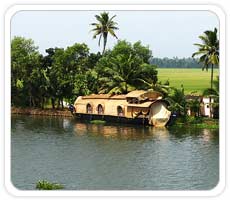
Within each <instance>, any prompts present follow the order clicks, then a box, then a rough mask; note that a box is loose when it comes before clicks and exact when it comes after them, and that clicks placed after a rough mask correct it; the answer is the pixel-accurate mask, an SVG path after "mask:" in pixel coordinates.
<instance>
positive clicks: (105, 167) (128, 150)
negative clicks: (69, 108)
mask: <svg viewBox="0 0 230 201" xmlns="http://www.w3.org/2000/svg"><path fill="white" fill-rule="evenodd" d="M11 152H12V153H11V180H12V183H13V185H14V186H15V187H16V188H18V189H20V190H30V189H35V185H36V182H37V181H38V180H43V179H45V180H48V181H51V182H57V183H61V184H63V185H64V187H65V189H67V190H209V189H212V188H214V187H215V186H216V185H217V183H218V180H219V131H218V130H213V129H185V128H177V129H175V128H170V129H169V128H154V127H151V126H137V125H118V124H105V125H96V124H90V123H85V122H79V121H77V120H74V119H72V118H60V117H37V116H12V125H11Z"/></svg>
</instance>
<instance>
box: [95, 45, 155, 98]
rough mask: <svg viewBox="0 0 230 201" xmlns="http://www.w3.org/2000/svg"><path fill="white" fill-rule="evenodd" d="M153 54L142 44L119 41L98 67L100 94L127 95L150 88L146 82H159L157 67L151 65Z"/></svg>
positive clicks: (100, 61)
mask: <svg viewBox="0 0 230 201" xmlns="http://www.w3.org/2000/svg"><path fill="white" fill-rule="evenodd" d="M151 55H152V53H151V51H150V50H149V48H148V47H144V46H142V45H141V43H140V42H136V43H134V44H133V45H132V44H131V43H128V42H126V41H118V43H117V44H116V45H115V46H114V48H113V50H111V51H108V52H106V54H105V55H104V57H103V58H101V59H100V60H99V62H98V63H97V65H96V71H97V72H98V83H99V86H100V88H99V92H100V93H116V94H125V93H127V92H130V91H132V90H135V89H145V88H149V87H148V85H147V84H146V83H145V82H146V81H148V82H150V83H153V84H155V83H156V82H157V71H156V66H154V65H151V64H149V62H148V61H149V58H150V57H151Z"/></svg>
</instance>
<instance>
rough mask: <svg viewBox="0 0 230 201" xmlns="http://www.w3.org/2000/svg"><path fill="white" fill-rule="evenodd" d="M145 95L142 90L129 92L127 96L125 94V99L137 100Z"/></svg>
mask: <svg viewBox="0 0 230 201" xmlns="http://www.w3.org/2000/svg"><path fill="white" fill-rule="evenodd" d="M145 93H146V91H144V90H135V91H131V92H129V93H128V94H126V97H127V98H138V97H140V96H141V95H143V94H145Z"/></svg>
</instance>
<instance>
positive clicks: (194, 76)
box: [157, 68, 219, 94]
mask: <svg viewBox="0 0 230 201" xmlns="http://www.w3.org/2000/svg"><path fill="white" fill-rule="evenodd" d="M157 70H158V80H159V81H162V82H164V81H166V80H169V83H170V86H173V87H177V88H180V87H181V85H182V84H183V86H184V90H185V94H190V93H197V94H202V91H203V90H204V89H206V88H210V79H211V70H210V69H209V70H208V71H206V70H204V71H202V69H191V68H183V69H181V68H158V69H157ZM218 74H219V69H215V70H214V80H215V79H216V76H217V75H218Z"/></svg>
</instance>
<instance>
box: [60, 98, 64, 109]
mask: <svg viewBox="0 0 230 201" xmlns="http://www.w3.org/2000/svg"><path fill="white" fill-rule="evenodd" d="M61 108H62V109H64V105H63V99H61Z"/></svg>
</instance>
